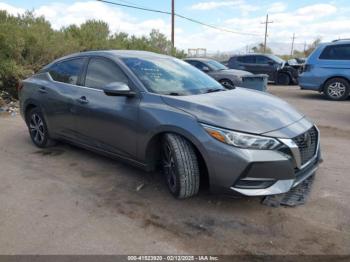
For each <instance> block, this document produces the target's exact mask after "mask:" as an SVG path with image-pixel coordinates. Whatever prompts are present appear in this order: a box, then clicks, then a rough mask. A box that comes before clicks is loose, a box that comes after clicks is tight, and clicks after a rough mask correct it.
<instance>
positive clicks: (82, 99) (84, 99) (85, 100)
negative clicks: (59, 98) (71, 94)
mask: <svg viewBox="0 0 350 262" xmlns="http://www.w3.org/2000/svg"><path fill="white" fill-rule="evenodd" d="M77 101H78V102H79V103H80V104H87V103H89V100H87V99H86V96H81V97H80V98H78V99H77Z"/></svg>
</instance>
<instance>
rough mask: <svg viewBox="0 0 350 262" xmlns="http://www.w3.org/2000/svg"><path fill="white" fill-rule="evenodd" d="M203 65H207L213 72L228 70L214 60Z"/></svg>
mask: <svg viewBox="0 0 350 262" xmlns="http://www.w3.org/2000/svg"><path fill="white" fill-rule="evenodd" d="M205 63H207V64H208V65H209V67H210V68H211V69H213V70H214V71H218V70H225V69H228V68H227V67H226V66H224V65H223V64H221V63H219V62H217V61H215V60H208V61H206V62H205Z"/></svg>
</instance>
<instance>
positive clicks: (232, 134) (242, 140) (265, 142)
mask: <svg viewBox="0 0 350 262" xmlns="http://www.w3.org/2000/svg"><path fill="white" fill-rule="evenodd" d="M202 126H203V127H204V129H205V130H206V131H207V132H208V134H209V135H210V136H212V137H213V138H215V139H217V140H219V141H221V142H223V143H225V144H229V145H233V146H236V147H240V148H246V149H264V150H267V149H275V148H276V147H277V146H279V145H280V142H279V141H278V140H277V139H275V138H272V137H265V136H257V135H250V134H245V133H241V132H236V131H231V130H226V129H222V128H218V127H213V126H209V125H205V124H202Z"/></svg>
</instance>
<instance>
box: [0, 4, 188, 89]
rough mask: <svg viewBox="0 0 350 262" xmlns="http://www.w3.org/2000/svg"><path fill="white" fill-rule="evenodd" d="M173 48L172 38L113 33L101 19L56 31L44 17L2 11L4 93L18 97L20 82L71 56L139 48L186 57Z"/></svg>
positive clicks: (0, 56) (0, 83) (0, 80)
mask: <svg viewBox="0 0 350 262" xmlns="http://www.w3.org/2000/svg"><path fill="white" fill-rule="evenodd" d="M171 47H172V46H171V42H170V41H169V40H168V38H167V37H166V36H165V35H164V34H162V33H160V32H159V31H158V30H152V31H151V32H150V34H149V35H146V36H135V35H131V36H130V35H129V34H127V33H124V32H118V33H114V34H111V31H110V29H109V26H108V24H107V23H105V22H103V21H98V20H88V21H86V22H85V23H83V24H81V25H80V26H77V25H69V26H67V27H64V28H61V29H60V30H54V29H53V28H52V27H51V24H50V23H49V22H48V21H46V20H45V18H44V17H36V16H34V14H33V12H25V13H24V14H23V15H18V16H13V15H10V14H8V13H7V12H6V11H1V10H0V91H1V90H5V91H7V92H9V93H10V94H11V95H13V96H16V95H17V92H16V88H15V87H16V86H17V84H18V81H19V80H20V79H24V78H26V77H27V76H29V75H31V74H33V73H34V72H36V71H38V70H39V69H40V68H42V67H43V66H44V65H46V64H48V63H49V62H51V61H52V60H54V59H56V58H58V57H61V56H64V55H67V54H70V53H74V52H80V51H85V50H99V49H136V50H147V51H153V52H157V53H162V54H169V55H170V54H171V55H173V56H176V57H180V58H183V57H185V53H184V51H183V50H178V49H176V48H175V49H173V50H172V48H171Z"/></svg>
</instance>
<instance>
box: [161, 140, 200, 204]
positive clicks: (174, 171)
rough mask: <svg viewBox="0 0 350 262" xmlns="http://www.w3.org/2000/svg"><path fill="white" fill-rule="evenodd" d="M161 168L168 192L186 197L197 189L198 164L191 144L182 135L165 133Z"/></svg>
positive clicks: (195, 192) (193, 193) (175, 195)
mask: <svg viewBox="0 0 350 262" xmlns="http://www.w3.org/2000/svg"><path fill="white" fill-rule="evenodd" d="M162 169H163V174H164V176H165V179H166V183H167V185H168V188H169V190H170V193H171V194H172V195H173V196H174V197H176V198H180V199H181V198H188V197H191V196H193V195H196V194H197V193H198V190H199V178H200V174H199V165H198V159H197V156H196V153H195V151H194V148H193V146H192V145H191V144H190V143H189V142H188V141H187V140H186V139H185V138H183V137H181V136H179V135H176V134H166V135H165V136H164V138H163V143H162Z"/></svg>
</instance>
